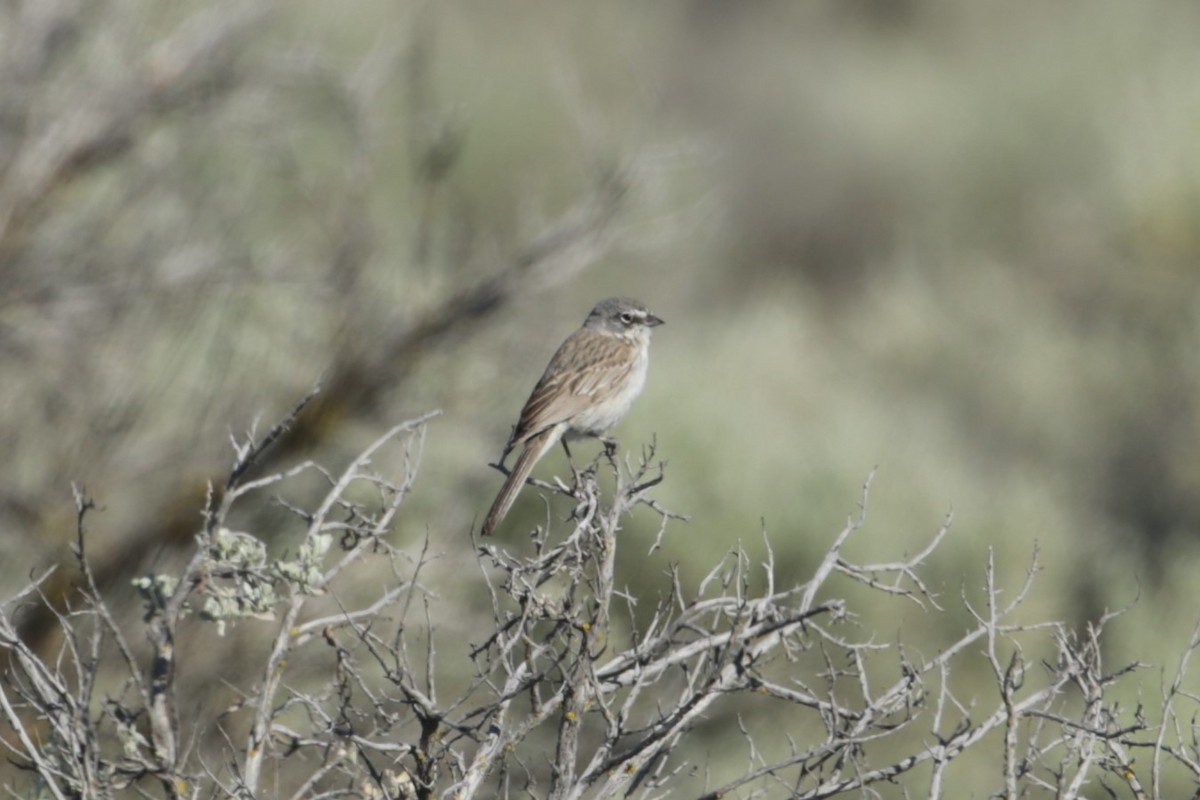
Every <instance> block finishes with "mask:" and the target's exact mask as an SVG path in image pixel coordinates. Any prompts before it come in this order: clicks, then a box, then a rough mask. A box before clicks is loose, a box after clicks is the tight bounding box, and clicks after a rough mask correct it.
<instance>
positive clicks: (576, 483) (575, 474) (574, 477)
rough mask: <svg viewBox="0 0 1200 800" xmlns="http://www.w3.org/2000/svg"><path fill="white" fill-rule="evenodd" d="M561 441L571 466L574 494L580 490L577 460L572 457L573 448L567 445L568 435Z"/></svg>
mask: <svg viewBox="0 0 1200 800" xmlns="http://www.w3.org/2000/svg"><path fill="white" fill-rule="evenodd" d="M559 441H561V442H562V446H563V452H564V453H566V454H567V465H568V466H570V467H571V494H572V495H574V494H576V493H577V492H578V491H579V470H577V469H575V461H574V459H572V458H571V448H570V447H567V437H565V436H564V437H563V438H562V439H560V440H559Z"/></svg>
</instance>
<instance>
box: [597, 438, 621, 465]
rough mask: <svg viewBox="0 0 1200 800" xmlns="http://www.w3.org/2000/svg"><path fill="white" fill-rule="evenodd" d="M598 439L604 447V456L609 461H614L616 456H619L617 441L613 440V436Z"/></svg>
mask: <svg viewBox="0 0 1200 800" xmlns="http://www.w3.org/2000/svg"><path fill="white" fill-rule="evenodd" d="M597 438H598V439H599V440H600V442H601V444H603V445H604V456H605V457H606V458H607V459H608V460H609V461H612V460H613V459H614V458H616V456H617V440H616V439H614V438H612V437H611V436H599V437H597Z"/></svg>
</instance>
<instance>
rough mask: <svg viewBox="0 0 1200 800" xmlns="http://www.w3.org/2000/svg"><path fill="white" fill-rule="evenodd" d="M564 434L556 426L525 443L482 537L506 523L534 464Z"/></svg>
mask: <svg viewBox="0 0 1200 800" xmlns="http://www.w3.org/2000/svg"><path fill="white" fill-rule="evenodd" d="M562 434H563V431H562V426H559V425H555V426H554V427H553V428H547V429H546V430H544V431H542V432H541V433H539V434H538V435H537V436H534V437H532V438H530V439H529V440H528V441H526V442H525V449H524V450H522V451H521V455H520V456H519V457H518V458H517V463H516V464H514V465H513V468H512V472H510V473H508V479H507V480H506V481H504V485H503V486H501V487H500V494H498V495H496V499H495V501H493V503H492V508H491V510H490V511H488V513H487V516H486V517H484V518H483V528H482V529H480V531H479V532H480V534H481V535H483V536H491V535H492V531H494V530H496V526H497V525H499V524H500V523H501V522H503V521H504V517H505V516H506V515H507V514H508V510H509V509H510V508H512V504H513V503H514V502H516V500H517V495H518V494H520V492H521V488H522V487H523V486H524V485H525V481H526V480H527V479H528V478H529V473H531V472H533V466H534V464H536V463H537V462H538V461H540V460H541V458H542V456H544V455H546V453H547V452H548V451H549V450H550V448H551V447H554V444H555V442H557V441H558V440H559V437H561V436H562Z"/></svg>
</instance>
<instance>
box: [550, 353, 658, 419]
mask: <svg viewBox="0 0 1200 800" xmlns="http://www.w3.org/2000/svg"><path fill="white" fill-rule="evenodd" d="M649 366H650V350H649V348H648V347H640V348H638V358H637V361H636V362H635V363H634V365H633V369H631V370H630V371H629V377H628V379H627V380H626V381H625V384H624V385H623V386H621V387H620V389H619V390H618V391H616V392H614V393H613V394H612V395H611V396H609V397H601V396H599V395H595V396H593V400H594V402H593V403H591V404H590V405H589V406H588V407H587V408H585V409H583V410H582V411H580V412H579V413H578V414H577V415H576V416H575V418H574V419H572V420H571V429H570V431H568V433H567V438H568V439H577V438H580V437H583V436H603V435H604V434H605V433H606V432H607V431H608V429H609V428H611V427H612V426H614V425H616V424H617V423H618V422H619V421H620V420H621V417H623V416H625V414H626V413H627V412H628V411H629V409H630V407H631V406H632V405H633V401H634V400H636V399H637V396H638V395H639V394H641V393H642V388H643V387H644V386H645V385H646V371H647V369H648V368H649Z"/></svg>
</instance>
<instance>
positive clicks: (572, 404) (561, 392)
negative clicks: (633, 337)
mask: <svg viewBox="0 0 1200 800" xmlns="http://www.w3.org/2000/svg"><path fill="white" fill-rule="evenodd" d="M632 348H633V345H632V344H630V343H628V342H625V341H622V340H620V339H617V338H614V337H612V336H605V335H603V334H598V333H594V332H593V331H589V330H578V331H576V332H575V333H573V334H571V335H570V336H569V337H567V340H566V341H565V342H563V343H562V346H561V347H559V348H558V352H556V353H555V354H554V357H553V358H551V359H550V364H549V365H548V366H547V367H546V371H545V372H544V373H543V374H542V377H541V380H539V381H538V383H537V386H535V387H533V392H531V393H530V395H529V399H528V400H526V401H525V407H524V408H523V409H521V418H520V420H518V422H517V427H516V428H515V429H514V430H513V435H512V440H511V441H510V442H509V447H510V448H512V447H515V446H517V445H519V444H521V443H522V442H524V441H525V440H527V439H529V438H530V437H531V436H534V435H536V434H537V433H539V432H541V431H543V430H545V429H546V428H549V427H550V426H552V425H557V424H558V423H560V422H566V421H569V420H570V419H571V418H572V417H574V416H575V415H576V414H578V413H579V412H580V411H582V410H584V409H585V408H587V407H588V406H589V405H591V404H592V403H593V402H595V399H594V398H595V397H596V396H597V395H603V394H604V393H605V392H607V391H608V390H610V389H614V387H617V386H620V385H621V384H622V383H623V382H624V381H625V379H626V377H627V376H628V375H629V372H630V370H631V369H632V368H633V364H634V359H633V358H632V357H631V353H630V352H629V351H630V350H631V349H632Z"/></svg>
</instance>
